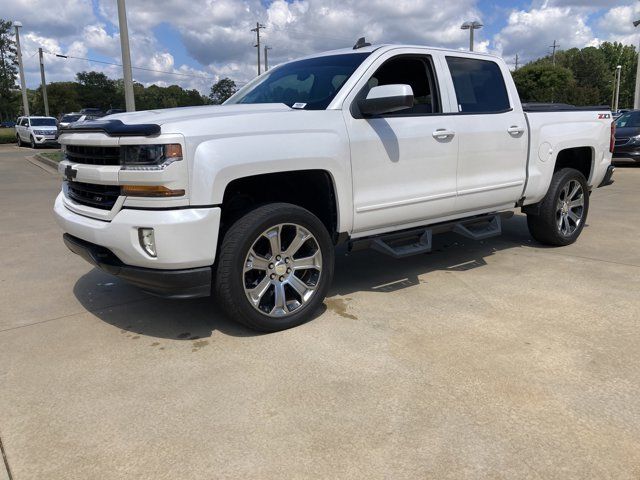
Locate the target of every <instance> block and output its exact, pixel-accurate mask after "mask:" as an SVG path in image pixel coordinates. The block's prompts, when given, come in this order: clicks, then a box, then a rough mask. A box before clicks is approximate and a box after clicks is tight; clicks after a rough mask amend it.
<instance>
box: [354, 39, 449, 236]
mask: <svg viewBox="0 0 640 480" xmlns="http://www.w3.org/2000/svg"><path fill="white" fill-rule="evenodd" d="M436 65H438V58H437V57H436V56H434V55H433V54H429V53H428V51H426V50H421V49H408V48H403V49H396V50H391V51H389V52H386V53H385V54H383V55H381V56H380V58H378V59H376V61H375V62H373V63H372V65H371V66H370V67H369V69H368V70H367V72H366V74H365V75H364V76H363V77H362V79H361V80H360V81H359V82H358V84H357V85H356V87H355V88H354V90H353V91H352V92H351V94H350V95H349V97H348V98H347V100H346V102H345V108H344V109H343V112H344V117H345V122H346V125H347V131H348V133H349V140H350V145H351V165H352V175H353V199H354V209H355V211H354V225H353V230H354V233H356V234H358V233H361V232H372V231H377V232H379V231H385V230H393V229H395V228H397V227H398V226H401V225H409V224H412V223H423V222H424V221H425V220H428V219H433V218H439V217H441V216H444V215H447V214H450V213H451V211H452V209H453V207H454V202H455V196H456V164H457V159H458V139H457V137H456V136H455V132H453V131H452V128H451V124H452V122H451V119H450V117H449V116H447V115H444V114H443V109H442V105H443V101H444V104H445V105H448V104H449V99H448V97H446V90H444V89H443V85H442V83H441V80H440V79H439V78H438V77H439V76H438V75H437V72H439V69H437V68H436ZM390 84H405V85H410V86H411V88H412V90H413V94H414V106H413V107H412V108H410V109H407V110H402V111H399V112H394V113H392V114H385V115H377V116H373V117H363V116H362V115H361V114H359V111H358V110H357V101H358V100H359V99H360V98H364V97H366V94H367V93H368V91H369V90H370V89H371V88H373V87H375V86H381V85H390ZM443 92H445V95H444V96H443V94H442V93H443ZM438 131H440V135H438V133H436V132H438Z"/></svg>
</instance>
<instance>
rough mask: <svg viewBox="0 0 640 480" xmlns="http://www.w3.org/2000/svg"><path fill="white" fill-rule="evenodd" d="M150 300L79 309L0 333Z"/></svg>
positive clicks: (141, 299) (142, 299) (6, 329)
mask: <svg viewBox="0 0 640 480" xmlns="http://www.w3.org/2000/svg"><path fill="white" fill-rule="evenodd" d="M148 300H150V299H149V298H138V299H137V300H130V301H128V302H124V303H114V304H112V305H105V306H104V307H100V308H93V309H91V310H89V309H85V310H81V311H78V312H74V313H69V314H67V315H60V316H59V317H55V318H48V319H46V320H40V321H38V322H33V323H27V324H25V325H18V326H17V327H9V328H5V329H3V330H0V333H4V332H10V331H11V330H18V329H20V328H27V327H33V326H35V325H40V324H42V323H48V322H54V321H56V320H62V319H64V318H69V317H75V316H76V315H80V314H81V313H95V312H99V311H101V310H105V309H107V308H113V307H121V306H124V305H131V304H132V303H138V302H145V301H148Z"/></svg>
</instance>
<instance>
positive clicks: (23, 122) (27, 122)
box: [22, 118, 29, 127]
mask: <svg viewBox="0 0 640 480" xmlns="http://www.w3.org/2000/svg"><path fill="white" fill-rule="evenodd" d="M22 125H24V126H25V127H28V126H29V119H28V118H25V119H23V120H22Z"/></svg>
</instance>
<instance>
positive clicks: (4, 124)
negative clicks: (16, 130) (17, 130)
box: [0, 120, 16, 128]
mask: <svg viewBox="0 0 640 480" xmlns="http://www.w3.org/2000/svg"><path fill="white" fill-rule="evenodd" d="M15 126H16V122H14V121H13V120H7V121H4V122H0V128H13V127H15Z"/></svg>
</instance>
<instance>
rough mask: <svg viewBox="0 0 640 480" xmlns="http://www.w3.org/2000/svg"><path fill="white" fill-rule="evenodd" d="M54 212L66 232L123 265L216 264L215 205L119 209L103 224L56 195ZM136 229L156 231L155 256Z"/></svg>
mask: <svg viewBox="0 0 640 480" xmlns="http://www.w3.org/2000/svg"><path fill="white" fill-rule="evenodd" d="M53 213H54V216H55V219H56V221H57V222H58V224H59V225H60V227H62V230H63V231H64V232H65V233H68V234H69V235H71V236H73V237H76V238H79V239H80V240H84V241H85V242H89V243H92V244H94V245H99V246H101V247H104V248H106V249H108V250H110V251H111V252H113V254H114V255H115V256H116V257H117V258H118V259H120V261H122V262H123V263H124V264H126V265H131V266H134V267H142V268H154V269H162V270H177V269H185V268H196V267H208V266H211V265H213V262H214V260H215V256H216V246H217V244H218V228H219V225H220V208H219V207H210V208H174V209H167V210H143V209H134V208H123V209H122V210H120V211H119V212H117V213H116V214H115V215H114V216H113V218H111V219H110V220H109V221H105V220H98V219H96V218H90V217H87V216H85V215H81V214H80V213H76V212H74V211H71V210H70V209H69V208H67V207H66V205H65V200H64V194H63V193H60V194H59V195H58V198H56V202H55V205H54V208H53ZM139 228H153V229H154V236H155V243H156V252H157V256H156V257H150V256H149V255H148V254H147V253H146V252H145V251H144V250H143V248H142V247H141V246H140V240H139V237H138V229H139Z"/></svg>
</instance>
